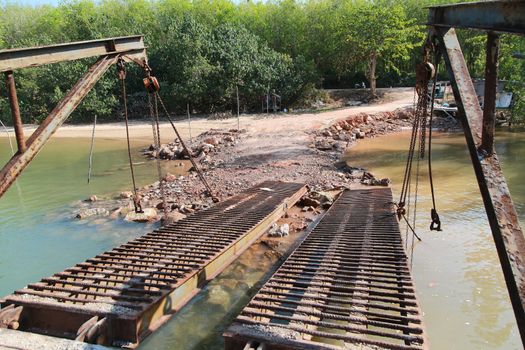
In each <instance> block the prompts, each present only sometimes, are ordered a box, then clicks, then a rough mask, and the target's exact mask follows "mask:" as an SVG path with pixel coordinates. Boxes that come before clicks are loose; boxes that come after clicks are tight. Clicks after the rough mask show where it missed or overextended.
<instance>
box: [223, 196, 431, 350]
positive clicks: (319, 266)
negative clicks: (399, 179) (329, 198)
mask: <svg viewBox="0 0 525 350" xmlns="http://www.w3.org/2000/svg"><path fill="white" fill-rule="evenodd" d="M391 202H392V192H391V190H390V189H389V188H384V189H366V190H352V191H345V192H343V193H342V195H341V196H340V197H339V199H338V200H337V201H336V202H335V203H334V205H333V206H332V207H331V208H330V209H329V210H328V212H327V213H326V215H325V216H324V217H323V219H322V220H321V221H320V222H319V224H318V225H317V226H316V228H315V229H314V230H313V231H312V232H311V233H310V234H309V235H308V236H307V238H306V239H305V240H304V241H303V242H302V243H301V245H300V246H299V247H298V248H297V249H296V250H295V251H294V253H293V254H292V255H291V256H290V257H289V258H288V259H287V260H286V262H285V263H284V264H283V265H282V266H281V268H279V269H278V270H277V271H276V272H275V274H274V275H273V276H272V277H271V278H270V280H269V281H268V282H266V283H265V284H264V286H263V287H262V288H261V290H260V291H259V292H258V294H256V295H255V297H254V298H253V299H252V300H251V301H250V303H249V304H248V305H247V306H246V307H245V308H244V309H243V310H242V311H241V313H240V315H239V316H238V317H237V319H236V320H235V322H234V323H233V324H232V325H231V326H230V328H229V329H228V330H227V332H226V333H225V334H224V336H225V340H226V349H227V350H232V349H258V348H259V346H261V345H262V344H263V345H262V346H261V348H264V349H266V350H269V349H279V350H283V349H341V348H344V349H348V348H351V349H354V348H355V349H424V348H426V341H425V340H424V339H425V337H424V332H423V327H422V322H421V315H420V310H419V307H418V303H417V300H416V295H415V292H414V287H413V284H412V279H411V274H410V270H409V268H408V265H407V257H406V255H405V252H404V249H403V245H402V240H401V234H400V230H399V225H398V222H397V219H396V217H395V214H394V210H393V209H392V206H391V204H390V203H391Z"/></svg>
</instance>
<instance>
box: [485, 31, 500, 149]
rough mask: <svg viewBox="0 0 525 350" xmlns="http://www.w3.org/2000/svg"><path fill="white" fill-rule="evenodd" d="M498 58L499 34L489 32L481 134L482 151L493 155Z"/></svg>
mask: <svg viewBox="0 0 525 350" xmlns="http://www.w3.org/2000/svg"><path fill="white" fill-rule="evenodd" d="M498 56H499V34H496V33H494V32H488V33H487V59H486V63H485V97H484V99H483V131H482V134H481V150H482V151H483V152H485V153H486V154H492V153H493V152H494V133H495V127H496V92H497V88H498Z"/></svg>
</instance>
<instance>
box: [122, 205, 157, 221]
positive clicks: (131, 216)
mask: <svg viewBox="0 0 525 350" xmlns="http://www.w3.org/2000/svg"><path fill="white" fill-rule="evenodd" d="M158 219H159V218H158V215H157V210H155V208H145V209H143V212H142V213H136V212H135V211H130V212H129V213H127V214H126V217H125V218H124V220H126V221H134V222H153V221H157V220H158Z"/></svg>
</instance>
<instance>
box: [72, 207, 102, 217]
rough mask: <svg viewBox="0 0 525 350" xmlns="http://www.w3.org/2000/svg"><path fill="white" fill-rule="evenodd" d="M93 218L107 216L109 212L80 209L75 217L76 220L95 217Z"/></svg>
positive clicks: (98, 209) (100, 209)
mask: <svg viewBox="0 0 525 350" xmlns="http://www.w3.org/2000/svg"><path fill="white" fill-rule="evenodd" d="M95 216H97V217H98V216H109V210H107V209H106V208H89V209H82V210H81V211H80V212H79V213H78V214H77V215H76V218H77V219H86V218H89V217H95Z"/></svg>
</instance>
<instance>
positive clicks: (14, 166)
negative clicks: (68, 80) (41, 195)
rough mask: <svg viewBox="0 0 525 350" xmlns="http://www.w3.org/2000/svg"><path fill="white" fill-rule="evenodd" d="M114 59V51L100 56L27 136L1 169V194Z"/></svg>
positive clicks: (115, 57) (0, 194)
mask: <svg viewBox="0 0 525 350" xmlns="http://www.w3.org/2000/svg"><path fill="white" fill-rule="evenodd" d="M117 59H118V55H116V54H112V55H108V56H103V57H101V58H100V59H99V60H98V61H97V62H96V63H95V64H94V65H93V66H91V67H90V68H89V70H88V71H87V72H86V73H84V75H83V76H82V77H81V78H80V79H79V80H78V82H77V83H76V84H75V85H74V86H73V88H72V89H71V90H70V91H69V92H68V93H67V95H66V96H64V98H63V99H62V100H61V101H60V102H59V104H58V105H57V106H56V107H55V108H54V109H53V111H51V113H50V114H49V115H48V116H47V118H46V119H45V120H44V121H43V122H42V124H40V125H39V127H38V128H37V129H36V130H35V132H33V134H32V135H31V136H30V137H29V138H28V140H27V150H26V151H25V152H22V153H20V152H19V153H17V154H15V155H14V156H13V157H12V158H11V159H10V160H9V162H8V163H7V164H6V165H5V166H4V167H3V168H2V170H0V197H1V196H2V195H3V194H4V193H5V192H6V191H7V189H8V188H9V186H10V185H11V184H12V183H13V182H14V181H15V180H16V178H17V177H18V175H19V174H20V173H21V172H22V170H24V169H25V167H26V166H27V165H28V164H29V162H31V160H32V159H33V158H34V157H35V156H36V155H37V153H38V152H39V151H40V150H41V149H42V147H43V146H44V144H45V143H46V142H47V140H48V139H49V138H50V137H51V136H52V135H53V134H54V133H55V131H56V130H57V129H58V127H59V126H60V125H62V123H63V122H64V121H65V120H66V119H67V118H68V117H69V115H70V114H71V113H72V112H73V111H74V110H75V108H76V107H77V106H78V104H79V103H80V102H81V101H82V100H83V99H84V97H85V96H86V95H87V94H88V93H89V91H90V90H91V88H92V87H93V86H94V85H95V84H96V82H97V81H98V80H99V79H100V78H101V77H102V75H103V74H104V73H105V72H106V70H107V69H108V68H109V67H110V66H111V65H112V64H114V63H115V62H116V61H117Z"/></svg>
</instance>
